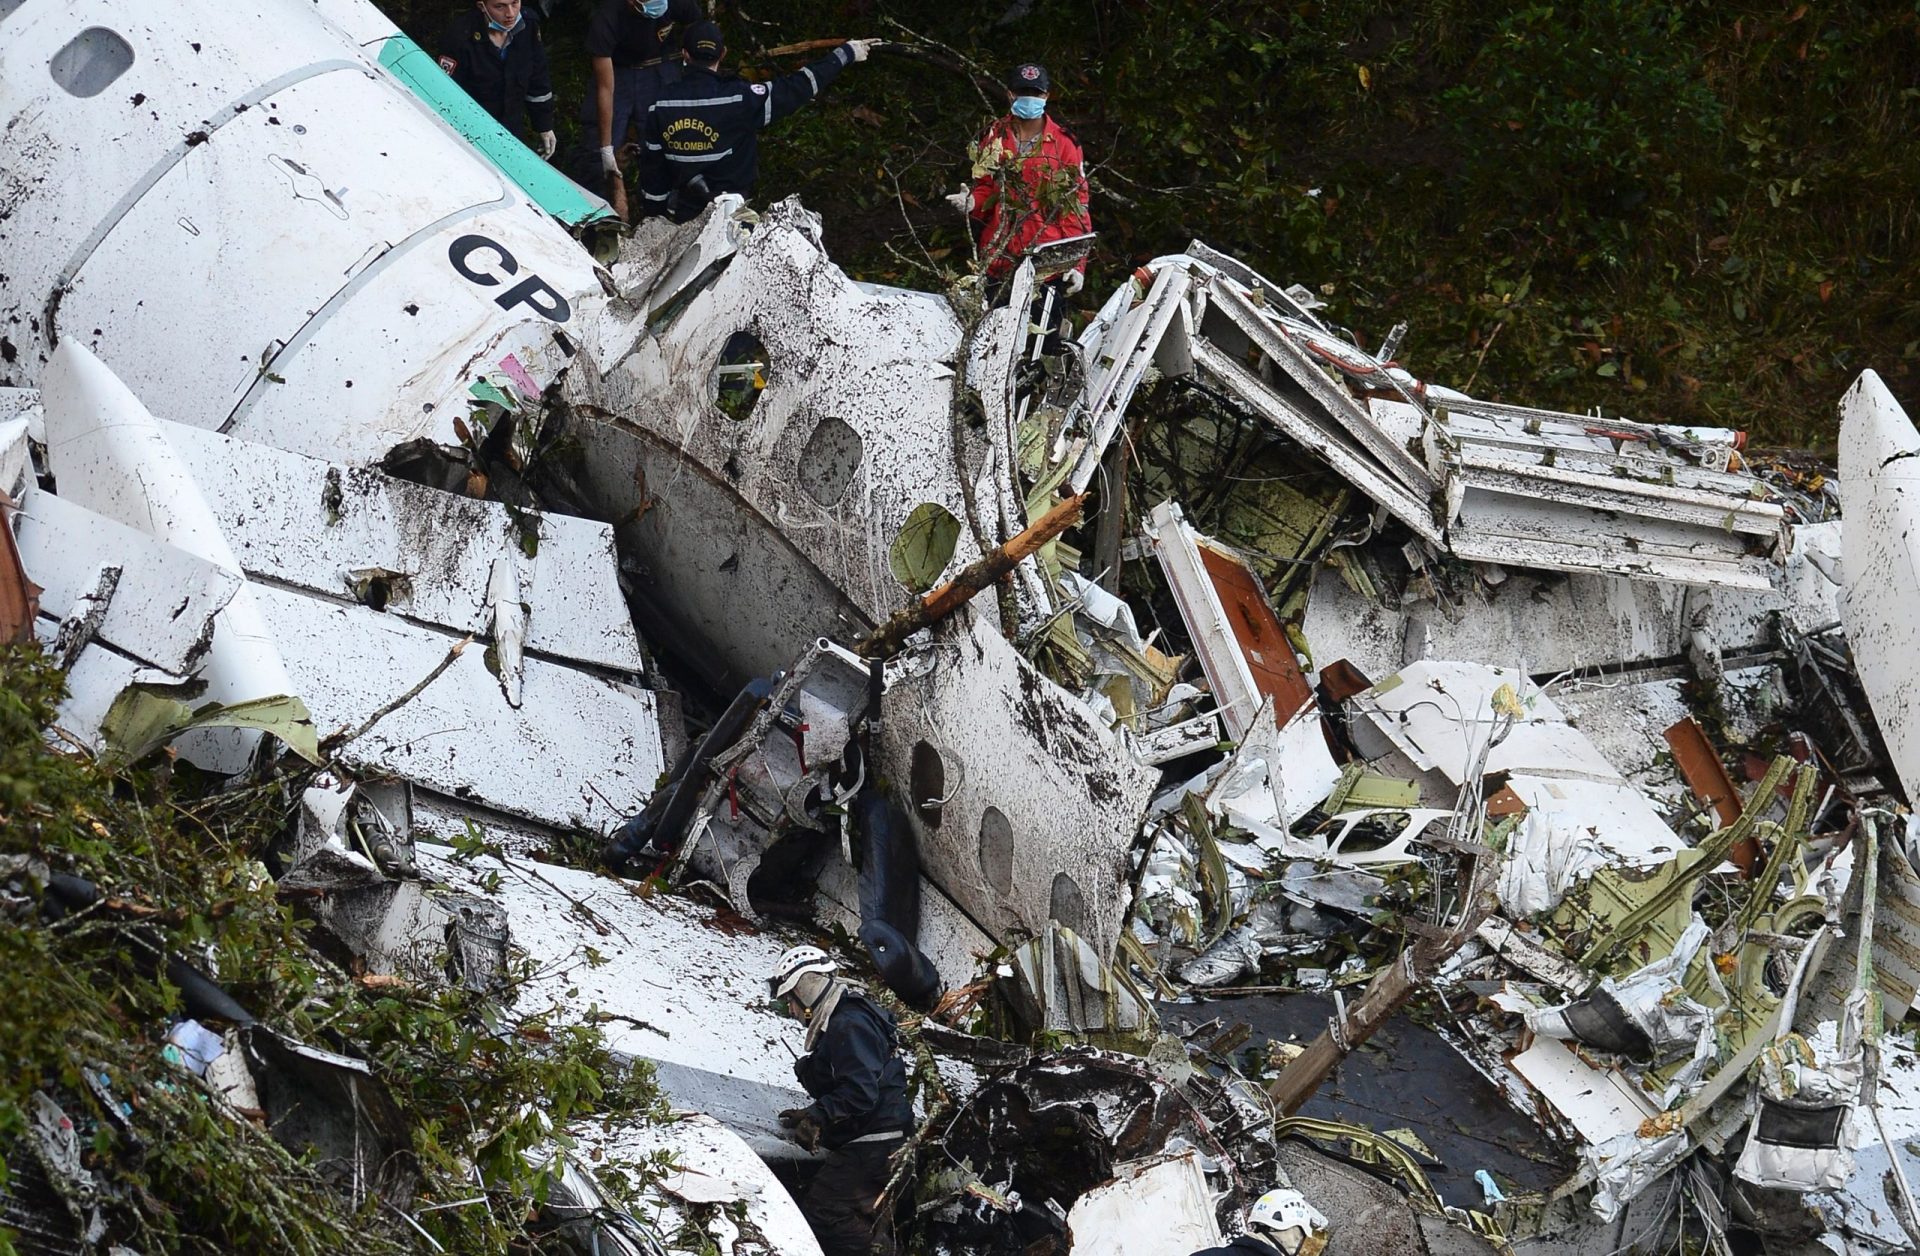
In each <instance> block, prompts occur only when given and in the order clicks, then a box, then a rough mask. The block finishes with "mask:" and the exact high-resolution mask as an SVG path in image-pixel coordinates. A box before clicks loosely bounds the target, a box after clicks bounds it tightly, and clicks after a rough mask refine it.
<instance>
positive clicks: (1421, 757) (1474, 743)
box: [1348, 660, 1618, 786]
mask: <svg viewBox="0 0 1920 1256" xmlns="http://www.w3.org/2000/svg"><path fill="white" fill-rule="evenodd" d="M1348 705H1349V707H1350V709H1351V710H1353V711H1354V712H1356V713H1357V714H1358V715H1359V716H1360V719H1359V720H1356V721H1355V722H1354V724H1353V728H1354V730H1355V732H1356V735H1358V734H1360V733H1362V732H1365V731H1367V730H1371V732H1372V733H1373V734H1374V736H1373V746H1372V748H1370V747H1369V745H1368V744H1367V743H1366V742H1361V743H1359V745H1360V749H1361V750H1362V751H1363V752H1364V753H1367V754H1368V755H1373V754H1376V753H1379V749H1380V748H1381V747H1383V746H1385V745H1391V746H1393V747H1395V748H1397V749H1398V750H1400V752H1401V753H1403V754H1405V755H1406V756H1407V757H1408V758H1409V759H1411V760H1412V761H1413V763H1414V765H1415V766H1416V767H1418V768H1419V769H1420V770H1421V771H1423V772H1434V771H1438V772H1440V773H1441V774H1442V775H1444V776H1445V777H1446V779H1447V780H1448V781H1449V782H1451V783H1452V784H1454V785H1456V786H1458V785H1461V784H1464V783H1465V782H1466V780H1467V774H1468V772H1469V771H1470V770H1471V766H1472V764H1473V763H1474V761H1475V759H1476V758H1477V756H1478V754H1479V751H1480V745H1481V743H1483V742H1484V741H1485V740H1486V738H1487V737H1488V736H1490V735H1491V732H1492V730H1493V728H1494V726H1495V725H1496V724H1498V723H1500V722H1501V721H1502V720H1504V719H1508V718H1511V719H1512V720H1513V732H1512V733H1511V734H1509V736H1508V737H1507V739H1506V740H1505V741H1503V742H1502V743H1501V744H1500V745H1498V746H1496V747H1494V748H1493V751H1492V754H1493V756H1494V757H1492V758H1489V759H1488V761H1487V763H1486V770H1487V771H1489V772H1497V771H1501V770H1502V769H1505V768H1510V767H1526V766H1531V765H1533V764H1538V765H1539V766H1540V767H1542V768H1546V769H1551V770H1554V771H1559V770H1562V769H1563V768H1571V769H1572V770H1576V771H1588V770H1592V771H1595V772H1597V774H1598V775H1600V776H1602V777H1603V778H1606V777H1614V776H1617V775H1618V774H1617V773H1615V772H1614V771H1613V770H1612V768H1611V767H1609V766H1608V765H1607V764H1606V763H1605V761H1604V760H1601V759H1600V758H1599V756H1598V755H1597V754H1594V753H1593V752H1592V750H1591V749H1590V748H1589V749H1587V750H1586V751H1584V752H1582V753H1579V754H1578V757H1577V758H1574V759H1572V760H1571V761H1569V760H1566V759H1562V758H1559V757H1558V756H1559V755H1560V754H1561V753H1562V752H1563V751H1565V750H1567V749H1568V748H1570V747H1573V746H1575V745H1576V744H1577V743H1576V741H1575V738H1577V734H1573V730H1571V729H1569V728H1567V727H1566V723H1565V717H1563V716H1562V715H1561V714H1560V710H1559V708H1558V707H1556V706H1554V704H1553V700H1552V699H1551V698H1549V697H1547V696H1546V694H1545V693H1543V692H1542V691H1541V690H1540V689H1538V688H1537V687H1535V686H1534V685H1533V684H1532V682H1530V681H1529V680H1527V678H1526V677H1525V676H1524V675H1523V674H1521V673H1519V672H1516V671H1515V670H1513V669H1512V668H1507V667H1489V666H1484V665H1482V664H1478V663H1454V662H1444V661H1441V660H1425V661H1422V662H1419V663H1414V664H1412V665H1410V666H1408V667H1406V668H1403V669H1402V670H1400V671H1399V672H1398V673H1396V674H1395V675H1392V676H1389V677H1387V678H1386V679H1385V680H1382V681H1380V682H1379V683H1377V684H1376V685H1374V687H1373V688H1372V689H1369V690H1367V691H1366V692H1365V693H1362V694H1359V695H1357V696H1355V697H1354V698H1353V699H1352V700H1351V702H1350V703H1349V704H1348ZM1516 740H1518V742H1519V744H1518V746H1516V744H1515V742H1516ZM1523 750H1524V751H1526V752H1531V753H1534V754H1538V755H1539V756H1540V757H1539V758H1531V757H1530V756H1529V754H1528V753H1522V751H1523ZM1596 765H1597V767H1596Z"/></svg>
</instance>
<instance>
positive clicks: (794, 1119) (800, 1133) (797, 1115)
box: [780, 1108, 826, 1151]
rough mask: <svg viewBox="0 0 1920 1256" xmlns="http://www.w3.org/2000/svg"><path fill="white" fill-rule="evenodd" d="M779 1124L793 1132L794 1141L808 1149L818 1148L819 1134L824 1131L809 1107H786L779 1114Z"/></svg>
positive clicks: (814, 1149) (816, 1149)
mask: <svg viewBox="0 0 1920 1256" xmlns="http://www.w3.org/2000/svg"><path fill="white" fill-rule="evenodd" d="M780 1124H781V1126H782V1127H783V1128H785V1129H788V1130H791V1131H792V1132H793V1133H792V1137H793V1141H794V1142H796V1143H798V1144H800V1145H801V1146H802V1147H805V1148H806V1149H807V1150H808V1151H818V1150H820V1136H821V1135H822V1134H824V1133H825V1132H826V1131H825V1130H823V1129H821V1128H820V1122H819V1121H818V1120H817V1119H816V1118H815V1117H814V1115H813V1110H812V1109H811V1108H788V1109H787V1110H786V1111H785V1112H782V1113H781V1114H780Z"/></svg>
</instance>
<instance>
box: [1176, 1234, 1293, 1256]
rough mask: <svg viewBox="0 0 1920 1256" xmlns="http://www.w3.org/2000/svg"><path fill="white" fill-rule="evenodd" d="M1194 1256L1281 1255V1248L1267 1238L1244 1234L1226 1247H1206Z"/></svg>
mask: <svg viewBox="0 0 1920 1256" xmlns="http://www.w3.org/2000/svg"><path fill="white" fill-rule="evenodd" d="M1193 1256H1280V1249H1279V1248H1277V1247H1275V1246H1274V1245H1273V1244H1271V1243H1269V1242H1267V1241H1266V1240H1265V1239H1257V1238H1255V1237H1253V1235H1251V1234H1242V1235H1241V1236H1240V1237H1238V1238H1236V1239H1234V1240H1233V1242H1231V1243H1229V1244H1227V1245H1226V1246H1225V1247H1206V1248H1202V1249H1201V1250H1199V1251H1197V1252H1195V1253H1194V1254H1193Z"/></svg>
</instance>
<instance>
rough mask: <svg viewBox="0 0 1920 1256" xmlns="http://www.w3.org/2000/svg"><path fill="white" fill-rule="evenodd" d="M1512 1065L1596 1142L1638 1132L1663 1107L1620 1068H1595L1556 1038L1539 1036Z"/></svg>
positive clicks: (1554, 1108) (1564, 1117)
mask: <svg viewBox="0 0 1920 1256" xmlns="http://www.w3.org/2000/svg"><path fill="white" fill-rule="evenodd" d="M1509 1063H1511V1064H1512V1066H1513V1071H1514V1072H1515V1073H1517V1074H1519V1075H1520V1076H1521V1077H1522V1078H1524V1079H1525V1081H1526V1083H1527V1085H1529V1086H1531V1087H1532V1088H1533V1089H1534V1090H1535V1091H1536V1092H1538V1094H1539V1095H1540V1097H1541V1098H1542V1099H1543V1100H1545V1101H1546V1103H1547V1104H1548V1105H1549V1106H1550V1108H1551V1109H1552V1111H1553V1112H1554V1113H1555V1114H1557V1115H1558V1116H1559V1117H1560V1118H1561V1119H1562V1120H1564V1121H1565V1122H1566V1123H1567V1124H1568V1125H1570V1126H1571V1127H1572V1128H1573V1129H1574V1130H1575V1131H1577V1132H1578V1133H1579V1135H1580V1138H1581V1139H1582V1140H1583V1141H1584V1142H1586V1143H1589V1144H1591V1145H1594V1146H1599V1145H1600V1144H1603V1143H1606V1142H1608V1141H1609V1140H1612V1139H1615V1138H1619V1137H1621V1136H1623V1135H1624V1136H1627V1137H1634V1136H1637V1135H1638V1133H1639V1130H1640V1126H1641V1123H1642V1122H1644V1121H1646V1120H1647V1119H1648V1118H1649V1117H1652V1116H1654V1115H1655V1114H1656V1113H1657V1112H1658V1111H1659V1109H1658V1108H1656V1107H1655V1106H1654V1104H1653V1101H1652V1100H1651V1099H1649V1098H1648V1097H1647V1095H1646V1093H1645V1092H1644V1091H1642V1090H1641V1089H1640V1087H1638V1086H1636V1085H1635V1084H1633V1082H1631V1081H1629V1080H1628V1079H1627V1078H1626V1077H1625V1076H1624V1075H1623V1074H1622V1073H1620V1071H1619V1070H1617V1069H1598V1068H1594V1067H1593V1066H1591V1065H1589V1064H1587V1063H1586V1062H1585V1061H1584V1060H1582V1059H1581V1058H1580V1057H1579V1056H1578V1055H1575V1054H1574V1053H1573V1052H1572V1051H1571V1050H1569V1049H1568V1048H1567V1046H1566V1045H1565V1044H1564V1043H1561V1042H1559V1041H1556V1040H1555V1039H1552V1038H1536V1039H1534V1041H1533V1044H1532V1045H1531V1046H1529V1047H1528V1048H1527V1049H1526V1050H1525V1051H1522V1052H1520V1053H1519V1054H1517V1055H1515V1056H1514V1057H1513V1058H1512V1060H1511V1061H1509Z"/></svg>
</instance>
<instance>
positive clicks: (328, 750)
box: [320, 633, 473, 758]
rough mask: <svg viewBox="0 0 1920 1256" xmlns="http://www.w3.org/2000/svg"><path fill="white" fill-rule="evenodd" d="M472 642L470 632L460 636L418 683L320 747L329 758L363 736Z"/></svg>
mask: <svg viewBox="0 0 1920 1256" xmlns="http://www.w3.org/2000/svg"><path fill="white" fill-rule="evenodd" d="M472 642H473V634H472V633H468V634H467V635H466V636H464V637H462V638H460V640H458V641H456V642H454V643H453V645H452V646H450V647H449V648H448V649H447V657H445V658H443V659H441V660H440V662H439V663H438V664H436V665H435V667H434V669H433V670H432V671H430V672H428V673H427V674H426V675H425V676H424V677H422V678H421V681H420V683H419V684H417V685H415V686H414V687H413V688H411V689H409V690H407V691H406V692H405V693H403V694H401V695H400V696H399V697H397V698H395V699H394V700H393V701H392V702H389V703H387V705H385V706H383V707H381V708H380V709H379V710H378V711H375V712H374V713H373V714H372V715H369V716H368V717H367V722H366V723H364V724H362V725H361V726H360V727H358V728H356V729H354V730H353V731H352V732H350V733H349V732H345V731H344V730H343V731H341V732H337V733H334V734H332V735H330V736H329V737H328V738H327V739H326V740H325V741H323V742H321V743H320V749H321V750H322V751H323V752H324V753H325V754H326V755H327V756H328V757H329V758H331V757H332V755H333V752H334V751H336V750H338V749H340V748H341V747H342V746H345V745H348V744H349V743H351V742H356V741H359V740H360V739H361V738H362V737H365V736H366V735H367V733H368V732H370V731H371V730H372V729H373V726H374V725H375V724H378V723H379V722H380V721H381V720H384V719H386V718H387V717H388V716H389V715H392V714H393V713H394V712H395V711H398V710H399V709H400V708H401V707H403V706H405V705H407V703H409V702H412V701H413V700H414V699H415V698H417V697H419V696H420V695H421V694H422V693H424V692H426V688H427V686H428V685H431V684H432V683H433V682H434V681H436V680H438V679H440V673H442V672H444V671H446V670H447V669H448V668H449V667H452V666H453V661H454V660H455V659H457V658H459V657H460V652H461V651H462V650H464V649H466V648H467V646H468V645H470V644H472Z"/></svg>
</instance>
